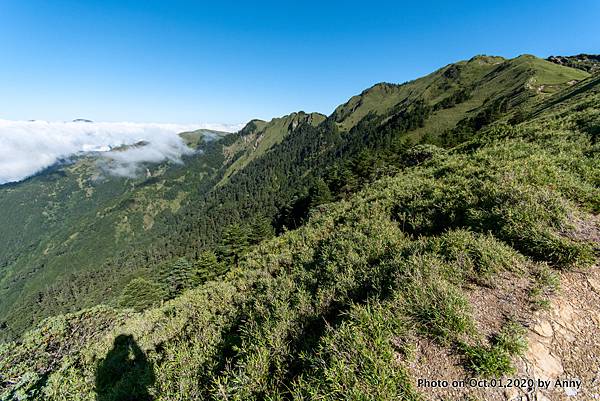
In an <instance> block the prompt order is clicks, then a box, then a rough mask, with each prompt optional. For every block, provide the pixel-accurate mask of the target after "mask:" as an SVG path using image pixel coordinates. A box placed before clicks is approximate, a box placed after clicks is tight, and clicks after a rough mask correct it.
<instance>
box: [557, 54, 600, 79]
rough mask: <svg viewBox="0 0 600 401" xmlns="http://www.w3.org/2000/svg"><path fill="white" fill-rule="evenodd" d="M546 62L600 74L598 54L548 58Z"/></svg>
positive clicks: (599, 57)
mask: <svg viewBox="0 0 600 401" xmlns="http://www.w3.org/2000/svg"><path fill="white" fill-rule="evenodd" d="M546 60H548V61H550V62H552V63H555V64H559V65H564V66H567V67H572V68H578V69H580V70H583V71H586V72H589V73H590V74H596V73H598V72H600V55H598V54H595V55H594V54H578V55H576V56H550V57H548V58H547V59H546Z"/></svg>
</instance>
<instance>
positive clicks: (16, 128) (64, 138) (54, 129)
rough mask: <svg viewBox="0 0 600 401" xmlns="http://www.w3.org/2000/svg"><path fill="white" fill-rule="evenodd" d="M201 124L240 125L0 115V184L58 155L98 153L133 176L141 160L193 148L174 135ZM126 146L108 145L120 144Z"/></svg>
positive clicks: (118, 171) (172, 156)
mask: <svg viewBox="0 0 600 401" xmlns="http://www.w3.org/2000/svg"><path fill="white" fill-rule="evenodd" d="M199 128H207V129H212V130H219V131H227V132H234V131H236V130H238V129H239V128H240V126H239V125H222V124H198V125H180V124H146V123H130V122H120V123H96V122H86V121H73V122H48V121H10V120H2V119H0V185H1V184H5V183H8V182H15V181H21V180H23V179H25V178H27V177H29V176H32V175H34V174H36V173H38V172H39V171H41V170H43V169H45V168H47V167H50V166H51V165H53V164H55V163H57V162H59V161H60V160H64V159H68V158H69V157H71V156H74V155H78V154H81V153H85V152H102V153H101V155H102V156H103V158H105V160H106V163H104V164H103V165H104V166H106V167H107V168H108V170H107V172H109V173H111V174H114V175H119V176H132V175H135V174H137V173H138V172H139V169H140V165H141V164H142V163H158V162H161V161H164V160H171V161H174V162H180V161H181V157H182V156H183V155H186V154H190V153H191V152H192V150H191V149H189V148H188V147H187V146H186V145H185V143H184V142H183V141H182V139H181V138H180V137H179V136H178V135H177V134H178V133H180V132H183V131H191V130H195V129H199ZM140 143H143V146H131V147H129V148H128V149H127V150H124V151H116V150H111V149H113V148H115V147H119V146H123V145H135V144H140Z"/></svg>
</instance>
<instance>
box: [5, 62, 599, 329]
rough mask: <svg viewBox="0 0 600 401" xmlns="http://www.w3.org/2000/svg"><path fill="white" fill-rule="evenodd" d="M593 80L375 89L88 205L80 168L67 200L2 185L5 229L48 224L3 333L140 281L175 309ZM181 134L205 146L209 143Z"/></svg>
mask: <svg viewBox="0 0 600 401" xmlns="http://www.w3.org/2000/svg"><path fill="white" fill-rule="evenodd" d="M586 77H588V74H587V73H585V72H583V71H580V70H576V69H572V68H568V67H563V66H559V65H556V64H553V63H550V62H547V61H544V60H540V59H537V58H535V57H533V56H522V57H518V58H516V59H512V60H505V59H501V58H498V57H487V56H478V57H474V58H473V59H471V60H469V61H463V62H458V63H456V64H451V65H448V66H446V67H444V68H442V69H440V70H438V71H436V72H434V73H432V74H430V75H428V76H426V77H424V78H421V79H418V80H415V81H412V82H409V83H405V84H402V85H393V84H380V85H376V86H374V87H373V88H371V89H368V90H366V91H365V92H363V93H362V94H361V95H359V96H357V97H353V98H352V99H350V100H349V101H348V102H347V103H346V104H344V105H342V106H340V107H339V108H338V109H336V111H335V112H334V113H333V114H332V115H331V116H329V117H327V118H325V116H322V115H320V114H318V113H312V114H306V113H302V112H300V113H293V114H291V115H289V116H286V117H282V118H278V119H274V120H272V121H270V122H268V123H267V122H263V121H258V120H255V121H252V122H251V123H249V124H248V126H247V127H245V128H244V129H243V130H242V131H240V133H238V134H235V135H229V136H226V137H224V138H221V139H217V140H213V141H210V142H206V143H204V144H203V145H202V146H203V149H204V153H203V154H201V155H195V156H194V157H191V158H189V159H186V161H185V164H184V165H183V166H178V165H171V166H166V165H162V166H154V167H152V168H151V171H150V173H151V176H150V177H142V178H139V179H137V180H110V181H109V182H107V183H106V184H105V185H106V188H103V187H102V188H101V187H98V186H97V187H94V188H92V189H93V191H94V192H92V195H91V199H89V200H88V198H87V197H86V194H87V193H88V192H89V191H90V190H89V189H88V187H89V186H90V185H89V184H87V183H88V182H92V181H93V180H91V181H90V179H89V178H86V176H81V175H80V174H81V172H79V173H78V171H87V170H86V169H85V168H83V167H78V166H79V164H75V165H74V166H71V167H68V168H58V169H56V170H55V171H54V172H52V173H51V176H52V177H56V178H57V179H56V180H54V181H53V182H55V183H56V184H53V185H57V186H60V187H61V188H63V189H60V190H57V189H55V188H54V187H50V186H44V185H42V181H43V180H44V177H45V175H42V176H39V177H34V178H32V179H31V180H29V181H27V182H25V183H22V184H18V185H15V186H13V187H10V186H9V187H6V188H4V187H3V188H1V189H0V199H1V201H0V204H1V205H3V208H0V210H4V211H7V212H8V213H7V214H6V216H4V215H3V216H2V217H1V219H6V221H7V222H8V224H10V225H9V226H10V227H15V226H16V227H21V226H24V225H26V221H27V219H32V218H35V219H37V220H35V221H34V220H32V224H31V225H30V226H28V227H31V229H30V231H28V230H29V229H24V230H23V231H17V232H15V233H14V234H9V235H8V236H7V237H6V238H9V242H10V243H11V246H10V247H6V248H5V249H10V251H6V252H7V253H5V254H2V255H0V256H1V259H0V266H2V268H1V270H0V284H1V285H2V287H1V288H0V291H2V293H0V295H2V297H1V298H0V337H1V338H5V339H15V338H18V336H19V335H20V334H21V333H22V332H23V331H24V330H26V329H27V328H28V327H31V326H32V325H33V324H35V323H37V322H38V321H39V320H41V319H42V318H44V317H47V316H52V315H56V314H59V313H65V312H69V311H76V310H79V309H81V308H84V307H91V306H94V305H97V304H98V303H101V302H102V303H106V304H109V305H111V306H115V307H117V306H119V305H120V304H121V300H122V298H123V297H127V294H128V293H129V292H131V291H134V290H135V289H136V288H140V287H143V285H141V284H140V282H139V279H144V280H146V282H149V283H150V284H151V287H152V288H156V292H158V293H161V294H164V296H161V297H159V298H160V299H161V300H162V299H170V298H172V297H174V296H176V295H177V294H179V293H180V292H181V291H183V290H185V289H186V288H188V287H190V286H193V285H195V284H196V283H198V282H202V281H205V280H207V279H209V278H210V277H213V276H214V275H215V274H216V273H215V272H217V273H218V272H221V271H223V270H229V269H231V268H233V267H234V266H235V265H236V264H237V262H238V261H239V259H240V257H241V255H243V254H244V253H245V252H246V250H247V249H248V248H249V247H251V246H252V245H253V244H255V243H257V242H259V241H260V240H261V239H263V238H267V237H269V236H271V235H272V232H273V231H274V230H276V231H277V232H284V231H285V230H286V229H293V228H296V227H299V226H301V225H302V224H304V222H305V221H306V219H307V217H308V215H309V211H310V210H311V209H313V208H314V207H315V206H318V205H319V204H322V203H324V202H331V201H333V200H343V199H347V198H349V197H351V196H352V194H354V193H356V192H357V191H360V190H361V189H363V188H365V187H366V186H368V185H370V183H372V182H373V181H374V180H376V179H379V178H381V177H384V176H390V175H394V174H396V173H398V172H399V171H402V170H403V169H404V168H406V167H409V166H411V165H413V164H416V163H419V162H421V161H422V160H424V159H426V158H427V157H429V156H430V155H431V153H432V152H434V151H433V150H432V149H437V148H430V147H424V148H414V145H416V144H428V145H435V146H438V147H440V148H444V149H450V148H453V147H455V146H456V145H458V144H460V143H463V142H465V141H469V140H471V139H472V138H473V136H474V135H475V134H476V133H477V132H479V131H481V130H482V129H484V128H485V127H487V126H490V125H491V124H493V123H495V122H498V121H504V122H508V123H511V124H517V123H518V122H519V121H523V120H526V119H527V118H528V116H529V115H530V114H531V113H532V110H533V108H534V107H537V105H538V104H539V102H540V101H543V100H544V99H546V98H552V99H558V98H557V97H556V95H553V92H555V91H561V93H566V92H563V91H565V90H567V89H568V88H574V87H578V86H577V85H576V82H577V81H578V80H583V79H585V78H586ZM549 104H550V103H548V105H549ZM203 135H204V134H203ZM183 137H184V139H185V140H186V141H187V142H188V143H189V144H191V145H194V144H196V143H198V138H199V136H198V135H197V133H196V134H193V133H192V134H190V133H186V134H184V135H183ZM69 168H76V169H78V170H76V171H75V172H69ZM90 174H91V173H90ZM79 182H81V183H82V184H81V185H82V187H81V188H80V187H79ZM9 189H10V190H12V191H13V192H9ZM45 197H50V198H49V199H48V200H46V199H45ZM102 197H104V198H102ZM69 200H70V201H72V204H73V207H72V208H71V209H69V208H68V207H67V205H69V204H70V203H69V202H70V201H69ZM19 202H24V203H23V204H22V205H21V206H19V207H18V206H17V205H20V203H19ZM41 204H44V205H46V204H47V205H48V206H44V207H42V208H40V207H39V205H41ZM4 206H5V207H4ZM50 206H52V207H54V208H55V209H52V210H50V209H48V208H49V207H50ZM77 208H79V210H80V211H79V212H77V211H76V210H75V209H77ZM47 209H48V210H50V211H47ZM44 211H47V212H48V213H50V212H53V213H55V214H56V213H58V215H57V216H58V218H56V221H57V222H58V223H57V225H55V226H49V227H50V229H49V230H47V229H45V228H44V229H41V227H46V226H44V224H46V218H45V217H43V215H38V217H30V216H36V215H37V213H43V212H44ZM56 211H58V212H56ZM1 213H2V212H1V211H0V214H1ZM78 213H79V214H78ZM9 226H6V227H9ZM13 231H15V230H13ZM13 236H14V237H13ZM3 238H4V237H3ZM13 238H14V239H13ZM12 244H15V246H12ZM198 260H202V262H201V263H199V262H197V261H198ZM190 277H193V280H191V279H190V280H188V278H190ZM149 304H152V302H150V303H149Z"/></svg>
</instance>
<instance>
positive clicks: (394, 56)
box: [0, 0, 600, 123]
mask: <svg viewBox="0 0 600 401" xmlns="http://www.w3.org/2000/svg"><path fill="white" fill-rule="evenodd" d="M599 21H600V1H598V0H588V1H578V0H572V1H565V0H560V1H558V0H557V1H555V0H543V1H524V0H523V1H429V2H427V1H389V2H387V1H386V2H383V1H376V0H372V1H360V2H358V1H357V2H355V1H351V0H348V1H329V2H327V1H318V2H317V1H304V2H297V1H285V0H281V1H276V2H268V1H258V0H257V1H246V2H243V3H242V2H239V3H238V2H230V1H210V2H209V1H207V2H203V1H178V0H169V1H167V0H164V1H152V0H140V1H126V0H118V1H117V0H98V1H86V0H73V1H64V0H0V54H1V58H0V118H4V119H48V120H70V119H73V118H90V119H93V120H96V121H155V122H179V123H195V122H223V123H235V122H244V121H247V120H249V119H251V118H254V117H258V118H264V119H268V118H271V117H274V116H278V115H282V114H286V113H289V112H292V111H296V110H305V111H320V112H323V113H327V114H328V113H330V112H331V111H332V110H333V109H334V107H335V106H336V105H338V104H340V103H342V102H344V101H345V100H347V98H348V97H350V96H352V95H354V94H356V93H358V92H360V91H361V90H363V89H365V88H366V87H369V86H370V85H372V84H374V83H377V82H380V81H388V82H404V81H406V80H410V79H413V78H416V77H419V76H421V75H424V74H426V73H428V72H431V71H432V70H434V69H437V68H439V67H441V66H443V65H445V64H448V63H451V62H453V61H457V60H461V59H466V58H470V57H471V56H473V55H475V54H481V53H483V54H494V55H501V56H505V57H514V56H517V55H519V54H522V53H532V54H535V55H538V56H543V57H546V56H549V55H551V54H566V55H567V54H575V53H580V52H588V53H599V52H600V25H599V24H600V23H599Z"/></svg>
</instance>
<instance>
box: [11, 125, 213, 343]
mask: <svg viewBox="0 0 600 401" xmlns="http://www.w3.org/2000/svg"><path fill="white" fill-rule="evenodd" d="M206 135H211V136H216V137H217V138H218V137H222V136H223V135H224V133H219V132H214V131H211V132H208V131H205V130H204V131H197V132H194V133H185V134H184V138H185V139H186V141H187V142H188V144H189V145H190V146H192V147H194V148H198V149H205V153H204V154H197V155H194V156H191V157H188V158H187V159H186V165H185V166H180V165H176V164H173V163H169V162H166V163H162V164H159V165H150V164H149V165H148V166H147V171H146V173H145V174H141V175H140V176H139V177H135V178H121V177H115V176H111V175H109V174H106V172H105V171H104V170H103V168H102V162H103V159H102V157H100V156H97V155H88V156H83V157H79V158H77V159H76V160H74V161H73V162H71V163H68V164H64V165H58V166H54V167H52V168H50V169H48V170H47V171H45V172H43V173H41V174H39V175H37V176H35V177H32V178H29V179H27V180H25V181H24V182H21V183H15V184H8V185H4V186H2V187H0V205H2V208H0V237H1V238H2V245H3V246H2V247H0V327H3V328H4V333H2V334H4V336H10V335H11V333H12V332H13V331H15V330H16V331H17V332H19V331H21V330H23V329H24V328H27V327H29V326H30V325H31V324H32V322H34V321H36V320H38V319H39V318H40V317H42V318H43V317H46V316H49V315H52V314H56V313H64V312H67V311H70V310H73V307H85V306H92V305H95V304H96V303H98V302H100V301H101V300H102V299H106V298H107V297H108V298H110V297H111V296H113V295H112V293H111V284H113V283H115V282H118V281H119V280H122V277H123V276H125V277H126V276H128V275H130V274H131V273H132V271H133V270H136V268H137V266H123V265H116V266H112V268H110V267H108V268H106V269H104V270H103V271H100V272H99V271H97V270H95V269H97V268H98V267H99V265H101V264H102V263H103V262H104V261H106V260H110V259H111V258H113V257H114V256H116V255H119V254H125V253H127V254H129V253H132V252H135V250H136V249H141V248H143V247H144V246H148V245H149V244H150V243H151V242H152V240H153V238H156V237H157V236H160V235H163V234H164V232H165V231H168V228H167V226H168V222H165V221H164V219H165V218H166V217H168V216H169V215H173V214H177V213H178V212H179V211H180V209H181V208H182V205H184V204H186V203H187V202H190V201H191V200H193V199H194V198H196V197H197V191H199V190H201V189H202V187H203V185H206V183H207V182H208V179H209V178H210V177H211V176H212V175H214V174H215V171H216V170H218V168H220V166H221V165H222V163H223V157H222V153H221V150H220V148H219V149H218V150H217V151H215V150H213V149H212V147H213V146H214V142H210V143H208V144H207V143H204V140H203V139H202V138H204V137H206ZM215 153H217V158H216V160H215V159H214V158H211V154H215ZM219 156H220V158H219ZM99 284H100V285H99ZM95 287H97V288H95ZM90 292H92V293H90ZM15 305H17V306H15ZM6 321H12V323H13V324H12V325H11V326H12V328H11V327H7V325H6ZM0 332H2V330H0Z"/></svg>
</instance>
